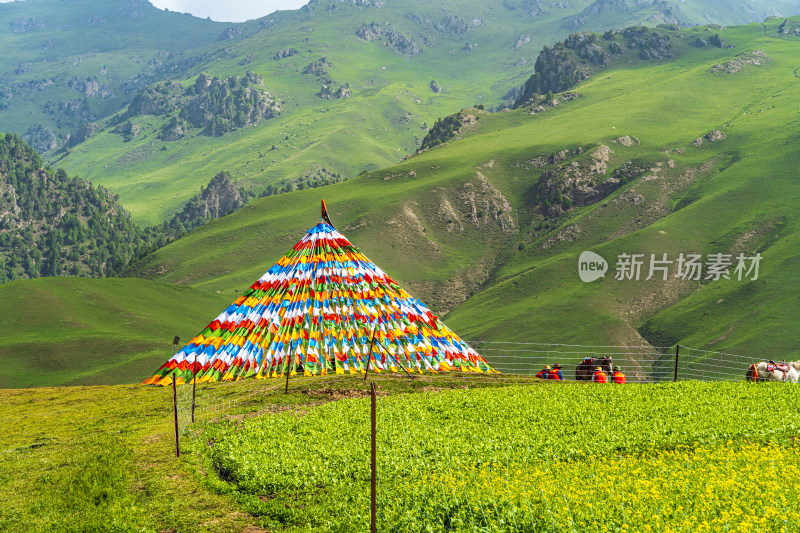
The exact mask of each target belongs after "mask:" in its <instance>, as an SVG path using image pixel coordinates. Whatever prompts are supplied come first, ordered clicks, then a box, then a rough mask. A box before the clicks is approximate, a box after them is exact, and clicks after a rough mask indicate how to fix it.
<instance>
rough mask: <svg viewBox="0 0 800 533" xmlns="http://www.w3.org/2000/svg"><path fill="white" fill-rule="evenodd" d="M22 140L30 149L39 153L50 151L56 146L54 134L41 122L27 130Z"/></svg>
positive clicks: (56, 141)
mask: <svg viewBox="0 0 800 533" xmlns="http://www.w3.org/2000/svg"><path fill="white" fill-rule="evenodd" d="M22 138H23V139H25V142H26V143H28V144H29V145H31V147H32V148H33V149H34V150H36V151H37V152H39V153H43V152H47V151H49V150H52V149H53V148H55V147H56V145H57V144H58V140H57V139H56V134H55V133H53V130H51V129H50V128H48V127H47V126H45V125H44V124H42V123H41V122H37V123H36V124H34V125H33V126H31V127H30V128H28V131H26V132H25V135H23V136H22Z"/></svg>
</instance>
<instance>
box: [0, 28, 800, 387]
mask: <svg viewBox="0 0 800 533" xmlns="http://www.w3.org/2000/svg"><path fill="white" fill-rule="evenodd" d="M798 28H800V19H798V18H793V19H789V20H788V21H786V22H785V23H784V20H783V19H777V20H770V21H767V22H766V23H765V24H764V25H763V26H762V25H761V24H751V25H747V26H741V27H733V28H725V29H713V30H709V29H707V28H695V29H691V30H684V31H681V32H676V31H671V30H668V31H671V33H670V39H671V42H672V48H671V50H672V52H671V53H672V55H673V57H672V58H669V59H662V60H656V61H644V60H639V59H634V58H631V60H630V61H627V60H620V61H619V62H617V63H616V64H612V65H609V67H608V68H605V69H602V70H600V71H596V72H595V73H594V74H593V75H592V77H590V78H588V79H585V80H583V81H581V82H580V83H579V84H577V85H576V86H574V87H573V88H572V89H570V91H569V93H570V94H571V95H572V96H570V97H567V96H565V94H554V95H553V97H552V100H551V101H550V102H542V101H540V99H539V98H534V101H533V102H532V103H531V104H525V105H522V106H520V107H519V108H518V109H516V110H509V111H504V112H500V113H489V112H487V111H482V110H478V109H472V108H470V109H465V110H464V113H463V119H461V120H462V125H461V127H460V128H458V131H457V132H455V136H454V137H453V138H452V139H450V140H446V142H444V143H443V144H441V145H439V146H435V147H433V148H430V149H428V150H426V151H424V152H422V153H421V154H419V155H415V156H413V157H411V158H409V159H408V160H406V161H404V162H402V163H401V164H399V165H396V166H393V167H389V168H386V169H382V170H378V171H373V172H370V173H368V174H365V175H363V176H360V177H357V178H354V179H351V180H348V181H345V182H343V183H338V184H335V185H330V186H326V187H322V188H319V189H315V190H301V191H296V192H292V193H289V194H285V195H281V196H280V197H268V198H263V199H261V200H257V201H255V202H253V203H251V204H250V205H248V206H246V207H245V208H243V209H241V210H240V211H238V212H236V213H234V214H232V215H229V216H227V217H224V218H221V219H218V220H216V221H212V222H210V223H208V224H206V225H204V226H202V227H201V228H199V229H197V230H196V231H194V232H192V233H191V234H189V235H187V236H186V237H185V238H182V239H180V240H178V241H176V242H175V243H173V244H171V245H169V246H167V247H165V248H163V249H161V250H159V251H158V252H156V253H155V254H152V255H150V256H148V257H147V258H145V259H144V260H143V261H141V262H139V263H137V264H136V265H134V266H133V267H132V268H131V269H130V270H129V271H128V272H127V273H126V274H127V275H130V276H139V277H143V278H150V279H152V280H157V281H162V282H169V283H178V284H187V285H190V286H191V289H185V290H191V291H201V292H203V293H204V294H207V295H214V294H216V291H220V292H221V293H223V294H222V295H230V294H231V293H232V291H234V290H242V289H244V288H245V287H247V286H249V285H250V284H251V283H252V282H253V281H254V280H255V279H256V278H257V277H258V276H260V275H261V274H262V273H263V272H264V271H266V270H267V268H269V267H270V266H271V265H272V264H273V263H274V262H275V261H276V260H277V259H278V258H279V257H280V256H281V255H282V254H283V253H285V252H286V250H288V249H289V248H290V247H291V246H292V245H293V244H294V243H295V242H296V241H297V240H298V239H299V238H300V237H301V236H302V235H303V232H304V231H305V230H306V229H307V228H309V227H311V226H312V225H313V224H314V223H316V221H317V220H318V217H319V211H318V209H319V199H320V197H324V198H325V199H326V201H327V202H328V205H329V209H330V212H331V217H332V220H333V223H334V225H335V226H336V227H337V228H338V229H340V230H341V231H342V232H343V233H344V234H345V235H347V236H348V238H349V239H350V240H351V241H352V242H353V243H354V244H355V245H356V246H358V247H360V248H361V249H362V251H363V252H364V253H365V254H366V255H367V256H369V257H370V258H371V259H372V260H373V261H375V262H376V263H377V264H378V265H379V266H380V267H381V268H383V269H384V270H386V271H387V272H388V273H389V274H390V275H391V276H392V277H393V278H395V279H397V280H398V282H399V283H401V284H402V285H403V286H404V287H406V288H407V289H408V290H409V292H411V293H412V294H414V295H415V296H418V297H420V298H422V299H423V300H424V301H426V302H428V303H430V304H431V305H432V307H433V308H434V309H435V310H436V311H437V312H439V313H443V314H444V313H446V315H445V317H444V319H445V321H446V322H447V324H448V326H449V327H451V328H452V329H454V330H455V331H456V332H458V333H459V334H460V335H461V336H463V337H464V338H466V339H469V340H476V341H482V340H483V341H499V340H502V341H511V342H561V343H570V344H593V343H594V344H604V345H639V344H642V343H651V344H652V345H654V346H671V345H673V344H674V343H681V344H684V345H687V346H693V347H696V348H702V349H711V350H719V351H723V352H732V353H742V354H745V355H750V356H752V357H753V358H754V359H755V358H772V359H783V358H786V359H798V358H800V345H798V342H797V339H796V335H795V334H794V331H795V328H794V325H795V324H796V323H797V321H798V319H800V316H798V310H797V307H796V306H795V305H794V302H795V301H796V300H797V298H798V296H800V284H798V282H797V280H796V273H797V272H798V263H799V262H800V253H798V251H797V250H798V249H800V248H799V247H798V245H800V223H799V222H798V219H797V215H796V206H795V203H796V202H795V199H796V198H798V197H800V194H799V193H800V190H798V187H799V185H798V182H797V180H796V177H795V175H794V168H795V166H796V164H795V163H796V160H797V150H798V143H799V142H800V137H798V134H797V128H796V108H797V99H796V98H795V94H796V90H797V87H798V85H797V84H798V83H800V80H798V78H797V75H796V74H795V71H796V69H797V68H798V67H799V66H800V65H798V64H797V61H796V58H797V57H799V56H798V51H799V50H800V36H798V35H796V33H797V30H798ZM717 33H718V34H719V38H720V39H721V40H723V41H724V42H725V43H727V44H729V45H733V48H727V47H724V48H717V47H707V46H706V47H697V46H693V45H692V43H693V42H695V41H696V40H697V39H705V40H708V39H709V38H710V37H711V36H713V35H715V34H717ZM617 39H619V40H620V42H621V43H622V44H625V45H626V46H627V44H626V43H625V42H624V41H622V39H621V37H617ZM545 96H546V95H545ZM567 200H569V201H567ZM584 251H593V252H594V253H596V254H599V255H600V256H601V257H602V258H604V259H605V261H607V263H608V271H607V272H606V274H605V277H604V278H602V279H598V280H595V281H593V282H591V283H584V282H582V281H581V280H580V278H579V264H578V260H579V257H580V255H581V253H582V252H584ZM757 253H758V254H760V255H761V257H762V260H761V263H760V270H759V274H758V278H757V279H753V278H754V277H755V276H754V273H753V272H752V271H751V272H750V273H744V272H743V274H744V275H743V278H742V280H738V279H737V275H736V273H735V272H734V270H733V269H734V267H735V258H736V256H737V255H738V254H743V255H744V256H746V257H754V256H755V254H757ZM623 254H628V255H629V256H631V255H633V254H641V256H637V257H638V258H639V259H641V260H642V261H643V265H642V267H641V272H640V275H639V280H636V279H615V275H616V274H617V270H618V263H619V262H620V261H622V260H624V257H625V256H624V255H623ZM651 254H653V255H655V257H656V259H659V260H661V259H664V256H663V254H667V257H666V259H667V260H668V261H672V262H671V263H668V264H667V265H666V266H667V269H668V272H667V274H668V275H667V279H666V280H664V279H662V275H661V274H662V271H659V270H655V271H654V275H653V276H651V279H650V280H645V279H644V278H646V277H648V274H649V267H650V265H651V263H650V260H651V257H650V256H651ZM680 254H684V256H685V257H686V256H688V255H689V254H697V255H699V256H700V260H701V262H702V263H703V266H702V268H703V270H702V276H701V279H699V280H693V279H682V278H681V277H676V274H678V267H679V265H678V258H679V257H680ZM714 254H723V256H724V255H729V260H731V261H732V262H733V264H732V265H731V267H730V269H729V271H728V275H729V277H730V278H732V279H724V278H722V279H716V280H715V279H711V278H713V275H712V276H711V278H710V279H706V275H707V274H708V273H709V268H710V263H712V262H713V261H712V260H711V259H712V258H713V257H714ZM621 258H622V259H621ZM712 273H713V270H712ZM631 277H632V276H631ZM113 281H120V282H122V281H131V282H133V281H134V280H113ZM38 283H39V285H37V287H39V288H40V289H41V290H42V291H43V292H44V293H45V294H46V293H47V292H49V291H50V290H51V289H49V288H48V286H49V284H50V283H63V282H62V281H61V280H48V279H45V280H41V281H39V282H38ZM87 283H92V285H90V286H94V285H93V283H94V280H89V281H87ZM97 283H103V281H100V282H97ZM11 285H12V286H13V285H15V284H11ZM2 290H3V288H2V287H0V291H2ZM52 290H55V289H52ZM96 290H97V291H98V295H99V294H100V293H104V292H105V293H106V294H108V295H109V298H113V296H112V294H113V291H112V290H111V289H109V288H105V287H102V286H100V285H98V288H97V289H96ZM198 294H199V293H198ZM222 295H220V297H221V296H222ZM98 297H99V296H98ZM198 298H200V296H198ZM225 299H226V300H227V301H230V300H231V298H227V297H226V298H225ZM6 301H7V297H6V296H3V295H2V293H0V302H2V303H3V307H9V306H8V305H6V304H5V302H6ZM122 301H124V299H123V300H122ZM156 301H160V300H156ZM15 302H17V303H15V305H17V306H22V307H21V308H22V309H26V308H27V306H28V305H31V306H32V305H34V304H33V303H32V302H31V303H26V300H24V299H19V298H18V299H17V300H16V301H15ZM205 302H206V303H202V302H200V301H199V300H198V302H197V303H196V305H197V306H198V309H200V308H201V307H202V308H203V309H208V308H209V307H212V306H211V303H213V302H211V300H205ZM124 305H125V304H120V306H122V307H123V308H124ZM155 307H158V306H155ZM168 312H169V311H168ZM216 312H217V311H209V315H206V316H207V317H208V318H210V316H213V315H214V314H215V313H216ZM60 313H63V311H58V310H56V311H54V312H53V313H51V315H52V316H54V317H59V316H68V315H66V314H60ZM159 313H160V312H159ZM157 316H158V317H160V316H161V315H160V314H159V315H157ZM203 320H205V322H204V321H203ZM203 320H201V319H200V318H198V322H197V323H196V330H199V329H200V328H202V327H203V325H205V323H207V319H203ZM123 329H124V328H122V329H120V331H122V330H123ZM19 331H20V332H22V331H26V330H25V328H24V327H22V326H20V329H19ZM73 331H74V337H73V338H72V339H66V340H59V341H57V342H61V343H64V344H63V345H64V346H67V345H69V346H78V343H80V342H81V337H82V335H83V334H82V333H81V331H80V330H73ZM125 335H129V333H125ZM131 335H133V334H131ZM51 342H56V341H51ZM61 349H66V348H63V347H62V348H61ZM69 349H70V350H75V351H79V350H80V349H79V348H69ZM145 352H146V350H143V349H139V348H136V347H132V346H131V347H125V348H124V349H123V348H121V349H120V354H121V355H120V357H123V355H122V354H123V353H124V354H126V355H125V357H130V358H134V359H135V358H137V357H139V354H142V353H145ZM15 353H17V352H15ZM685 355H686V358H685V359H681V364H682V365H687V366H688V365H689V364H698V363H699V361H700V360H701V359H702V357H703V354H702V353H701V352H690V353H687V354H685ZM562 363H567V362H566V361H562ZM688 369H689V370H690V369H691V368H690V367H689V368H688ZM740 371H741V369H739V368H736V367H733V366H732V367H731V369H730V373H731V374H739V373H740Z"/></svg>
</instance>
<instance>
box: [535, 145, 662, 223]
mask: <svg viewBox="0 0 800 533" xmlns="http://www.w3.org/2000/svg"><path fill="white" fill-rule="evenodd" d="M625 137H627V136H625ZM627 139H628V141H630V143H631V144H633V140H632V139H630V138H629V137H627ZM626 142H627V141H626ZM637 142H638V139H637ZM581 153H582V150H581V151H580V152H579V151H577V150H575V151H569V150H563V151H561V152H557V153H554V154H551V155H550V156H549V157H546V158H542V157H540V158H535V159H533V160H531V161H529V162H528V163H530V164H532V165H533V166H535V167H539V168H544V171H543V172H542V174H541V175H540V176H539V180H538V181H537V182H536V184H535V185H534V186H533V187H531V189H530V190H529V192H528V193H527V197H528V202H529V204H530V205H532V206H534V207H538V208H539V210H540V212H541V213H542V214H543V215H545V216H546V217H547V218H559V217H560V216H561V215H563V214H564V212H565V211H566V210H567V209H569V208H570V207H573V206H585V205H590V204H593V203H595V202H598V201H600V200H602V199H603V198H605V197H606V196H608V195H609V194H611V193H613V192H614V191H615V190H617V189H618V188H620V187H621V186H622V185H624V184H626V183H629V182H631V181H633V180H634V179H637V178H639V177H641V176H643V175H644V174H645V173H647V172H648V171H649V170H650V168H649V167H648V166H646V165H640V164H636V163H634V162H632V161H627V162H625V163H623V164H622V165H620V166H619V167H617V168H616V169H614V171H613V172H612V173H611V175H609V165H610V161H611V156H612V154H613V153H614V151H613V150H612V149H611V148H609V147H608V146H605V145H602V144H601V145H600V146H598V147H597V148H596V149H595V150H594V151H593V152H592V153H591V154H590V155H591V157H589V158H585V157H584V158H579V159H578V160H575V158H576V157H577V156H579V155H581ZM569 159H573V160H572V161H569ZM547 167H549V168H547Z"/></svg>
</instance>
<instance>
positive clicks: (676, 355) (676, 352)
mask: <svg viewBox="0 0 800 533" xmlns="http://www.w3.org/2000/svg"><path fill="white" fill-rule="evenodd" d="M680 349H681V345H680V344H676V345H675V373H674V374H673V376H672V382H673V383H676V382H677V381H678V353H679V351H680Z"/></svg>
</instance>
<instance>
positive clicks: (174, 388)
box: [172, 374, 181, 457]
mask: <svg viewBox="0 0 800 533" xmlns="http://www.w3.org/2000/svg"><path fill="white" fill-rule="evenodd" d="M172 412H173V413H174V415H175V457H180V456H181V445H180V441H179V440H178V386H177V385H176V384H175V375H174V374H173V376H172Z"/></svg>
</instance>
